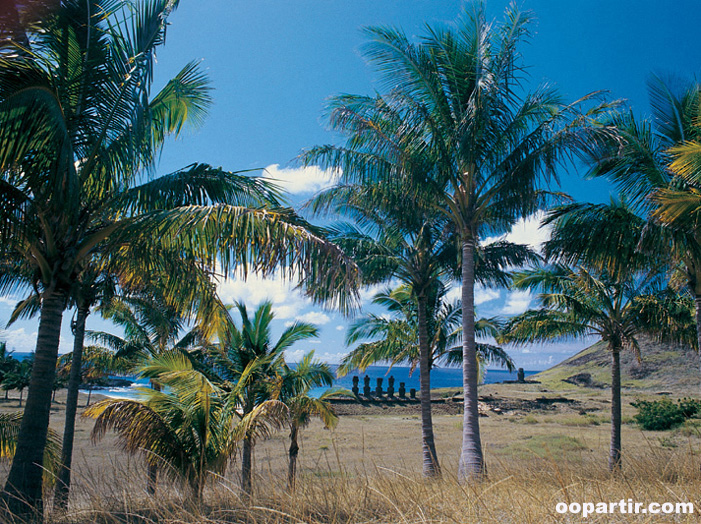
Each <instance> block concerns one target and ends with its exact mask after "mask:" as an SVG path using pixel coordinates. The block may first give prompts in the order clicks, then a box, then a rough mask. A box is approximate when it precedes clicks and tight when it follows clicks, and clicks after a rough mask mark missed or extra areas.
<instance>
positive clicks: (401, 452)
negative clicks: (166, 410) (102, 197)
mask: <svg viewBox="0 0 701 524" xmlns="http://www.w3.org/2000/svg"><path fill="white" fill-rule="evenodd" d="M443 393H445V392H443ZM608 393H609V392H608V390H606V389H585V388H573V389H571V390H567V391H562V390H558V391H552V390H549V389H548V388H547V387H545V386H543V385H536V384H528V385H519V384H509V385H488V386H483V387H482V388H481V396H482V398H483V399H484V400H485V402H484V405H483V408H484V410H483V411H484V412H485V414H486V416H484V417H482V418H481V428H482V438H483V445H484V450H485V455H486V461H487V467H488V476H487V478H486V480H484V481H482V482H473V483H469V484H466V485H460V484H458V483H457V481H456V478H455V472H456V470H457V459H458V454H459V447H460V443H461V424H462V416H461V415H459V414H454V415H453V414H443V413H450V412H452V411H453V409H452V408H451V409H445V410H441V409H440V406H438V409H437V410H436V412H437V413H438V414H437V415H436V417H435V420H434V422H435V432H436V437H437V449H438V454H439V459H440V460H441V465H442V467H443V470H444V476H443V479H442V480H436V481H424V480H423V479H422V478H421V477H420V474H419V473H420V470H421V455H420V420H419V416H418V407H417V411H416V413H414V414H412V413H411V410H402V412H401V413H399V414H397V413H393V410H392V409H391V408H385V409H383V408H382V407H375V408H369V409H366V410H365V411H364V412H355V414H352V415H343V416H342V417H341V420H340V423H339V425H338V427H337V428H336V429H335V430H334V431H328V430H325V429H323V427H322V426H321V425H320V424H318V423H314V424H312V425H311V426H310V427H309V428H308V429H307V430H305V432H304V433H303V438H302V441H301V452H300V460H299V481H298V489H297V490H296V492H295V493H294V494H291V493H288V492H287V491H286V486H285V480H286V477H285V475H286V465H287V463H286V452H287V434H286V432H284V431H281V432H280V433H278V434H277V435H275V436H274V437H273V438H271V439H269V440H267V441H263V442H259V443H258V444H257V446H256V451H255V468H256V478H255V487H256V495H255V498H254V499H253V500H252V501H243V500H241V499H240V498H239V494H238V464H237V463H235V462H234V463H232V465H231V467H230V468H229V470H228V472H227V474H226V475H225V476H224V478H220V479H215V480H214V481H213V482H211V483H210V486H209V487H208V489H207V491H206V493H205V503H204V504H203V505H201V506H197V507H195V506H193V505H192V504H190V503H189V502H188V500H187V492H186V491H181V490H180V487H179V486H178V485H177V483H173V482H171V481H169V480H163V481H162V482H161V484H160V486H159V491H158V494H157V496H156V497H154V498H149V497H147V496H146V494H145V467H144V465H143V460H142V459H141V458H140V457H129V456H127V455H125V454H124V453H122V452H121V451H120V450H119V448H118V446H117V443H116V441H115V440H114V437H113V436H112V435H108V436H107V437H106V438H105V440H103V441H102V442H101V443H100V444H98V445H93V444H92V443H91V442H90V440H89V432H90V429H91V421H90V420H86V419H81V420H79V422H78V430H77V443H76V453H75V463H74V464H75V467H74V476H73V478H74V490H73V498H72V500H71V508H70V511H69V513H68V514H67V515H54V516H52V517H51V518H52V519H53V520H52V522H62V523H76V524H77V523H80V524H83V523H86V524H87V523H91V522H100V523H126V522H128V523H144V524H145V523H152V522H159V523H160V522H164V523H165V522H168V523H176V522H177V523H186V522H187V523H189V522H198V523H200V522H201V523H224V522H248V523H272V522H276V523H277V522H279V523H282V522H285V523H288V522H289V523H292V522H309V523H342V522H344V523H366V522H367V523H370V522H372V523H385V522H386V523H395V522H401V523H406V524H413V523H425V522H426V523H427V522H441V523H443V522H445V523H449V522H454V523H468V522H470V523H471V522H485V523H502V524H503V523H519V524H520V523H546V522H584V521H586V522H607V523H608V522H697V521H698V514H697V515H686V516H685V515H655V516H653V515H642V514H638V515H631V514H619V513H616V514H602V515H591V516H589V517H588V518H587V519H586V520H582V517H581V516H578V515H563V514H559V513H558V512H557V511H556V509H555V508H556V504H558V503H561V502H565V503H567V504H569V503H572V502H580V503H581V502H588V501H591V502H607V503H608V502H616V501H619V500H621V499H626V500H627V499H631V500H632V501H634V502H642V503H645V505H647V504H648V503H650V502H659V503H664V502H672V503H675V502H678V501H680V502H693V503H694V504H695V505H696V506H698V507H699V508H701V428H700V427H699V426H698V425H697V424H696V421H691V422H690V423H687V424H686V425H685V426H682V427H680V428H677V429H675V430H672V431H668V432H643V431H641V430H640V429H638V428H637V426H635V425H633V424H630V423H628V424H624V427H623V448H624V469H623V473H622V475H620V476H618V477H612V476H611V475H610V474H609V473H608V472H607V470H606V463H607V452H608V445H609V431H610V428H609V425H608V421H609V418H608V413H607V410H608V407H609V404H608V398H607V397H608ZM436 396H437V397H440V396H441V394H440V392H438V393H437V395H436ZM651 396H652V395H647V396H645V395H642V394H640V393H635V392H631V391H626V392H624V398H625V400H626V402H625V405H624V420H626V419H628V420H630V418H631V416H632V414H633V412H634V410H633V408H632V407H631V406H630V404H629V403H630V401H632V400H634V399H635V398H649V397H651ZM82 400H83V402H84V400H85V399H84V398H83V399H82ZM62 401H63V400H62V398H61V397H60V396H59V402H58V403H56V404H55V409H54V413H53V415H52V427H54V428H55V429H56V430H59V431H60V430H61V425H62V420H61V418H62V415H63V413H62V406H63V404H62ZM446 402H452V401H451V400H447V401H446ZM0 409H2V410H9V409H17V401H16V400H10V401H7V402H1V403H0ZM363 413H364V414H363ZM7 466H8V465H7V463H4V464H3V470H2V475H3V476H4V475H5V474H6V471H7Z"/></svg>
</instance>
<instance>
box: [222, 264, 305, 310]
mask: <svg viewBox="0 0 701 524" xmlns="http://www.w3.org/2000/svg"><path fill="white" fill-rule="evenodd" d="M295 286H296V283H295V282H292V281H290V280H289V279H285V278H283V277H282V276H281V275H280V274H279V273H276V274H274V275H270V276H268V277H265V278H263V277H261V276H260V275H257V274H249V275H248V276H247V277H246V278H245V279H244V278H243V277H241V276H233V277H231V278H227V279H224V280H222V281H220V282H219V284H218V286H217V291H218V292H219V296H220V297H221V299H222V301H223V302H224V303H225V304H233V303H234V302H237V301H238V302H242V303H244V304H246V305H247V306H249V307H257V306H258V305H260V304H261V303H262V302H263V301H265V300H269V301H270V302H272V304H273V312H274V313H275V318H277V319H280V320H284V319H288V318H295V317H296V316H297V315H298V313H299V312H300V310H302V309H303V308H304V307H307V306H309V305H311V303H312V302H311V300H309V299H308V298H307V297H305V296H304V295H302V293H301V292H300V291H299V290H297V289H295Z"/></svg>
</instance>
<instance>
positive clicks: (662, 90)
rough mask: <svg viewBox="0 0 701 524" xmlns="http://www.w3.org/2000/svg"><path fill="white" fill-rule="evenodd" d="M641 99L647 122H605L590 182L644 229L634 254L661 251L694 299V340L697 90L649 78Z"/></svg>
mask: <svg viewBox="0 0 701 524" xmlns="http://www.w3.org/2000/svg"><path fill="white" fill-rule="evenodd" d="M648 96H649V100H650V109H651V112H652V114H651V118H649V119H642V118H636V116H635V115H634V114H633V113H632V111H631V112H628V113H619V114H616V115H615V116H614V117H613V118H612V120H611V124H613V125H614V126H615V128H616V130H617V138H616V140H615V141H601V142H599V143H598V144H597V146H598V147H595V148H592V150H591V151H590V153H591V155H590V157H589V159H588V160H589V162H590V165H591V173H590V175H591V176H600V177H606V178H608V179H609V180H611V181H613V182H614V183H615V184H616V185H617V186H618V188H619V190H620V191H621V193H622V194H623V195H625V197H626V199H627V200H628V201H629V202H630V204H631V205H632V206H633V208H634V210H635V212H636V213H637V214H638V215H639V216H640V217H642V218H643V219H644V220H645V221H646V222H647V223H646V228H645V235H646V237H647V238H642V239H641V245H640V249H642V250H646V249H649V248H652V249H657V250H660V249H662V250H666V251H667V256H669V255H670V254H671V256H672V257H673V258H674V260H676V262H677V263H678V264H679V269H680V272H681V273H682V275H683V278H684V279H685V280H686V283H687V286H688V288H689V290H690V292H691V294H692V295H693V297H694V299H695V304H696V306H695V307H696V325H697V333H698V337H701V235H699V232H698V226H697V223H696V222H695V217H696V216H697V209H698V197H697V192H698V188H699V175H698V173H699V165H700V163H699V156H698V153H699V143H700V142H701V126H699V123H698V114H699V110H700V109H701V84H699V83H698V82H697V81H682V80H680V79H676V78H668V79H663V78H661V77H658V76H655V75H653V76H651V77H650V79H649V80H648ZM660 226H661V227H660ZM699 342H701V338H699V340H697V346H698V344H699Z"/></svg>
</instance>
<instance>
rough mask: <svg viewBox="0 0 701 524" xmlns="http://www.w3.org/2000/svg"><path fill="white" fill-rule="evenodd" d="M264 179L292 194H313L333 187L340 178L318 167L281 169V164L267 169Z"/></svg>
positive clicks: (334, 173) (328, 170)
mask: <svg viewBox="0 0 701 524" xmlns="http://www.w3.org/2000/svg"><path fill="white" fill-rule="evenodd" d="M263 178H267V179H269V180H270V181H271V182H273V183H275V184H277V185H278V186H280V187H282V188H283V189H285V190H286V191H288V192H290V193H313V192H316V191H320V190H322V189H326V188H328V187H331V186H332V185H333V184H334V183H335V182H336V180H337V179H338V176H337V174H336V172H335V171H333V170H330V169H327V170H324V169H321V168H319V167H318V166H308V167H300V168H281V167H280V165H279V164H272V165H270V166H268V167H266V168H265V171H264V173H263Z"/></svg>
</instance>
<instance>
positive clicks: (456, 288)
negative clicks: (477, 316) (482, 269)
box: [445, 284, 501, 306]
mask: <svg viewBox="0 0 701 524" xmlns="http://www.w3.org/2000/svg"><path fill="white" fill-rule="evenodd" d="M500 296H501V293H500V292H499V291H498V290H497V289H492V288H489V287H484V286H480V285H476V286H475V305H476V306H479V305H480V304H484V303H485V302H491V301H492V300H496V299H498V298H499V297H500ZM445 298H446V300H447V301H448V302H455V301H456V300H461V299H462V287H461V286H460V284H455V285H453V286H452V287H451V288H450V290H449V291H448V293H446V295H445Z"/></svg>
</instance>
